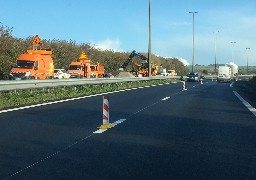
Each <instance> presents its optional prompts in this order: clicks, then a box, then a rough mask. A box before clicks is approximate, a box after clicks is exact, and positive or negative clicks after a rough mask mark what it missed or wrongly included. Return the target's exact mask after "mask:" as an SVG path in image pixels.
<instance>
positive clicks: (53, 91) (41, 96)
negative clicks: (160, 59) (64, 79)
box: [0, 79, 176, 108]
mask: <svg viewBox="0 0 256 180" xmlns="http://www.w3.org/2000/svg"><path fill="white" fill-rule="evenodd" d="M174 81H176V80H175V79H158V80H148V81H136V82H122V83H113V84H104V85H85V86H72V87H56V88H44V89H29V90H16V91H6V92H0V108H8V107H16V106H23V105H28V104H36V103H43V102H48V101H54V100H60V99H67V98H73V97H81V96H86V95H92V94H97V93H104V92H111V91H116V90H121V89H129V88H133V87H142V86H148V85H158V84H164V83H172V82H174Z"/></svg>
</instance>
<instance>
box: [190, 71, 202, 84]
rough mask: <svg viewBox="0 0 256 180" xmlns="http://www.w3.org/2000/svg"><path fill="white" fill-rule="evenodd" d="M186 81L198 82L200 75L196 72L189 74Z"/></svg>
mask: <svg viewBox="0 0 256 180" xmlns="http://www.w3.org/2000/svg"><path fill="white" fill-rule="evenodd" d="M187 81H195V82H199V81H200V75H199V74H198V73H196V72H191V73H189V74H188V75H187Z"/></svg>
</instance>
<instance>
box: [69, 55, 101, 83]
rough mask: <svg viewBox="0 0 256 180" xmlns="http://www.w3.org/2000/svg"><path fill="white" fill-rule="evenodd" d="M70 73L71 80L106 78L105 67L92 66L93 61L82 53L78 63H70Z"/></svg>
mask: <svg viewBox="0 0 256 180" xmlns="http://www.w3.org/2000/svg"><path fill="white" fill-rule="evenodd" d="M68 73H69V74H70V75H71V78H98V77H103V76H104V66H101V65H99V63H97V64H91V60H90V59H89V58H88V57H87V56H86V54H85V52H82V54H81V55H80V57H79V59H78V61H76V62H71V63H70V65H69V69H68Z"/></svg>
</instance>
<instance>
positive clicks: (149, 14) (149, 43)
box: [148, 0, 151, 77]
mask: <svg viewBox="0 0 256 180" xmlns="http://www.w3.org/2000/svg"><path fill="white" fill-rule="evenodd" d="M148 21H149V23H148V24H149V25H148V76H149V77H150V76H151V0H149V13H148Z"/></svg>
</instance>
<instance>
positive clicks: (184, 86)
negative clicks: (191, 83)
mask: <svg viewBox="0 0 256 180" xmlns="http://www.w3.org/2000/svg"><path fill="white" fill-rule="evenodd" d="M180 81H181V82H182V83H183V86H182V91H186V90H187V89H186V81H185V79H184V78H183V76H181V77H180Z"/></svg>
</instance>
